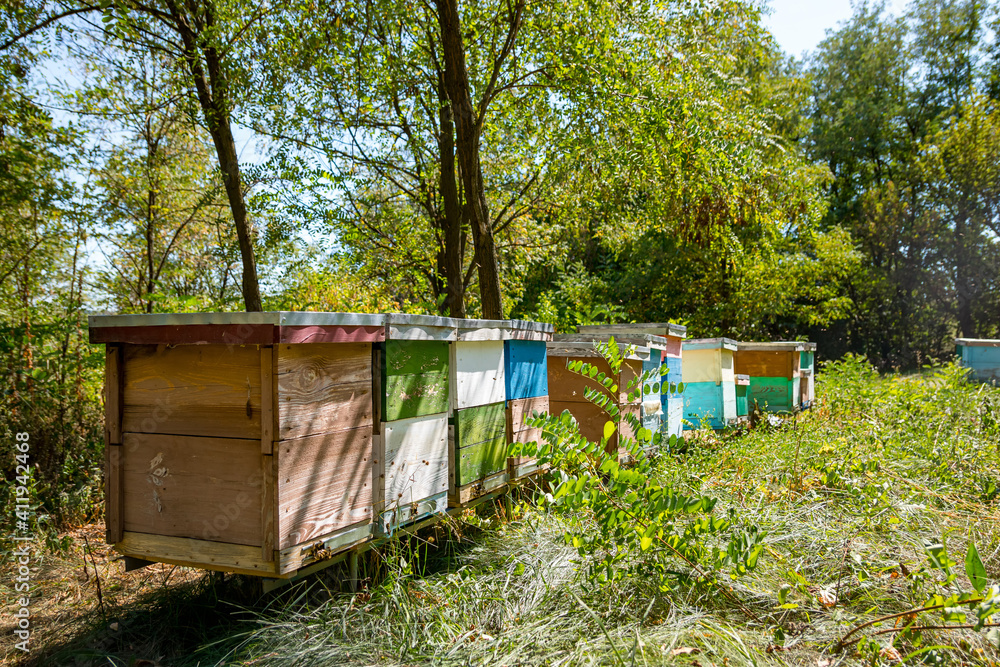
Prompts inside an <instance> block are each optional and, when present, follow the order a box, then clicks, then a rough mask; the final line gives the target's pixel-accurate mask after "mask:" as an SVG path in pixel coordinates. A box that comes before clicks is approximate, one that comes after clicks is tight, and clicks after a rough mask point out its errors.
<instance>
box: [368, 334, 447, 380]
mask: <svg viewBox="0 0 1000 667" xmlns="http://www.w3.org/2000/svg"><path fill="white" fill-rule="evenodd" d="M449 347H450V346H449V344H448V343H446V342H442V341H428V340H387V341H386V342H385V347H384V351H385V352H384V355H383V371H384V372H383V375H384V376H393V375H416V374H419V373H441V372H445V373H446V372H447V371H448V356H449V353H450V352H449Z"/></svg>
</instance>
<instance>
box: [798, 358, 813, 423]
mask: <svg viewBox="0 0 1000 667" xmlns="http://www.w3.org/2000/svg"><path fill="white" fill-rule="evenodd" d="M802 346H803V350H802V352H801V353H799V378H800V379H799V392H800V396H801V401H800V405H801V407H802V409H803V410H805V409H807V408H811V407H812V404H813V401H815V400H816V343H803V344H802Z"/></svg>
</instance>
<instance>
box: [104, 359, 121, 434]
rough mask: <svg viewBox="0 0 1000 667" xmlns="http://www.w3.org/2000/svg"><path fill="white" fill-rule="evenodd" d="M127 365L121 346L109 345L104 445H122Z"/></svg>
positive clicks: (105, 360) (105, 375)
mask: <svg viewBox="0 0 1000 667" xmlns="http://www.w3.org/2000/svg"><path fill="white" fill-rule="evenodd" d="M124 375H125V364H124V354H123V350H122V347H121V346H120V345H108V346H107V347H106V348H105V350H104V443H105V444H110V445H120V444H121V443H122V412H123V410H124V402H123V398H124V395H123V393H122V388H123V386H124Z"/></svg>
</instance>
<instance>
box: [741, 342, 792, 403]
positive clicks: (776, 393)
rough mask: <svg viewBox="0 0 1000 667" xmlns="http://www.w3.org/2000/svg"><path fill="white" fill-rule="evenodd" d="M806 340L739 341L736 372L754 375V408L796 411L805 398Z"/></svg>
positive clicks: (751, 378) (751, 392)
mask: <svg viewBox="0 0 1000 667" xmlns="http://www.w3.org/2000/svg"><path fill="white" fill-rule="evenodd" d="M804 350H805V344H804V343H799V342H795V341H776V342H768V343H744V342H741V343H739V348H738V349H737V351H736V372H737V373H742V374H744V375H749V376H750V390H749V392H748V400H749V403H750V409H751V410H752V409H753V406H754V405H756V406H757V407H758V408H760V409H761V410H765V411H767V412H774V413H793V412H796V411H797V410H798V409H799V405H800V401H801V396H802V393H801V391H802V390H801V377H800V374H799V364H800V363H801V353H802V352H803V351H804Z"/></svg>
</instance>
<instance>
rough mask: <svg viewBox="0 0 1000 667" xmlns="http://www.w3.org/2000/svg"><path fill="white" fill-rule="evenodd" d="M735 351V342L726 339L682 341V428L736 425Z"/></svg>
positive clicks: (719, 427)
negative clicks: (704, 425)
mask: <svg viewBox="0 0 1000 667" xmlns="http://www.w3.org/2000/svg"><path fill="white" fill-rule="evenodd" d="M735 351H736V341H734V340H730V339H729V338H698V339H692V340H686V341H684V345H683V359H682V361H683V364H682V368H681V377H682V379H683V382H684V394H683V396H684V420H685V422H686V423H685V425H684V428H686V429H697V428H701V426H702V424H703V423H704V424H707V425H708V426H709V427H711V428H713V429H722V428H725V427H727V426H731V425H732V424H734V423H736V416H737V415H736V374H735V373H734V372H733V352H735Z"/></svg>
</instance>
